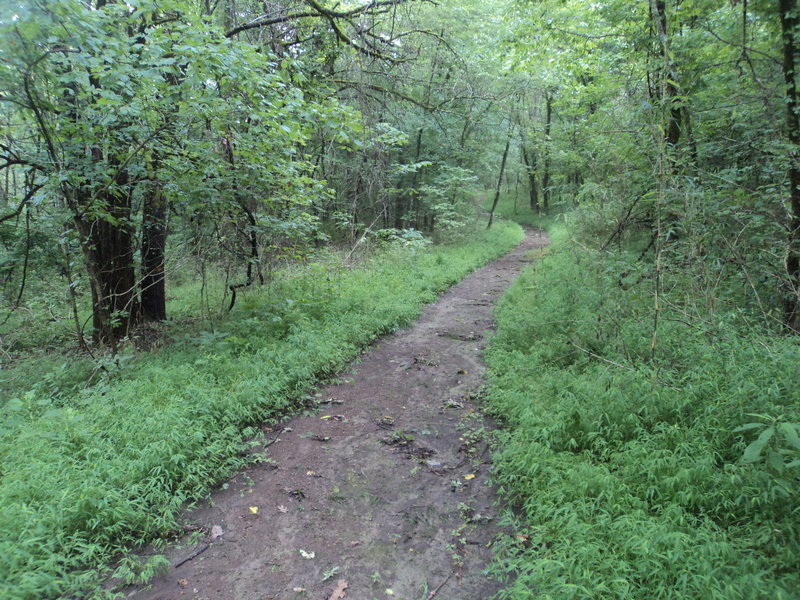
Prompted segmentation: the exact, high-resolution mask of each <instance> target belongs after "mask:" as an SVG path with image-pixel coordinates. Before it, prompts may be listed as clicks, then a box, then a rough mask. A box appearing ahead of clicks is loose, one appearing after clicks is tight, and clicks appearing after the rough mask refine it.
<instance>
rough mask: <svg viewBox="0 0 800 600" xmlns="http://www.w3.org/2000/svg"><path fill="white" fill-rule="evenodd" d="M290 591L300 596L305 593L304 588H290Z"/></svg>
mask: <svg viewBox="0 0 800 600" xmlns="http://www.w3.org/2000/svg"><path fill="white" fill-rule="evenodd" d="M292 591H293V592H297V593H298V594H302V593H303V592H305V591H306V588H301V587H294V588H292Z"/></svg>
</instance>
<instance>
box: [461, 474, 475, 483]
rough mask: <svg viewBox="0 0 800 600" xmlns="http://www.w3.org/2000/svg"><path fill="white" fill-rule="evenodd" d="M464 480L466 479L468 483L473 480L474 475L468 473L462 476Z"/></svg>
mask: <svg viewBox="0 0 800 600" xmlns="http://www.w3.org/2000/svg"><path fill="white" fill-rule="evenodd" d="M464 479H466V480H467V481H469V480H470V479H475V474H474V473H470V474H469V475H464Z"/></svg>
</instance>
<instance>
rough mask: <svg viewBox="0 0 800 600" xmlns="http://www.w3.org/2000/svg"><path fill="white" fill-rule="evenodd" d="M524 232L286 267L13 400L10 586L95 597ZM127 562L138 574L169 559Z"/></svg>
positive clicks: (6, 487)
mask: <svg viewBox="0 0 800 600" xmlns="http://www.w3.org/2000/svg"><path fill="white" fill-rule="evenodd" d="M521 236H522V232H521V230H520V228H519V226H516V225H512V224H504V225H501V226H500V227H497V228H493V230H492V231H491V232H490V233H484V234H480V235H478V236H476V237H475V238H473V240H472V241H471V242H470V243H467V244H458V245H451V246H445V247H438V248H436V249H425V248H414V247H406V246H403V245H398V244H392V245H391V246H390V247H389V248H387V249H384V250H382V251H380V252H378V253H377V254H375V255H374V256H371V257H369V258H368V259H366V262H365V263H364V264H363V265H361V266H359V267H353V268H346V267H344V266H342V263H341V259H340V257H337V256H331V257H328V258H325V256H324V255H323V256H321V257H319V259H318V260H315V261H313V262H311V263H309V264H307V265H305V266H303V267H298V268H296V269H293V270H289V271H286V272H284V273H281V274H280V275H279V276H278V278H277V280H276V281H275V282H274V283H273V284H272V285H271V286H270V287H269V288H264V289H262V290H259V291H258V292H257V293H254V294H252V295H250V296H248V297H247V298H246V300H245V301H244V302H243V305H242V308H241V310H240V311H239V312H237V314H236V315H235V316H233V317H231V318H230V319H228V320H226V321H225V322H224V323H220V324H218V326H217V327H216V328H215V329H214V330H213V331H204V330H197V331H195V332H194V333H192V334H191V335H187V336H186V338H185V339H183V340H182V341H181V342H179V343H176V344H173V345H172V346H171V347H169V348H166V349H163V350H161V351H159V352H155V353H152V354H149V355H145V356H142V357H140V358H137V359H135V360H131V361H127V362H126V361H124V360H121V361H120V366H119V367H117V368H115V369H114V370H112V371H109V372H108V373H107V374H106V375H105V376H104V378H103V380H102V381H101V382H98V383H97V384H95V385H93V386H90V387H85V388H83V389H81V390H80V391H79V392H78V393H74V394H69V393H63V394H59V395H55V396H53V395H52V394H51V393H49V392H48V391H47V390H46V389H44V388H43V386H41V385H37V386H33V387H32V388H31V389H29V390H27V391H25V392H24V393H22V394H20V395H19V396H17V397H14V398H12V399H11V400H10V401H9V402H7V403H6V405H5V407H4V409H3V420H4V423H5V430H4V431H3V433H2V436H1V437H0V456H1V457H2V464H3V473H2V475H3V479H2V484H1V485H0V505H2V507H3V511H2V516H0V530H2V531H3V540H2V541H0V581H2V584H0V595H2V597H3V598H9V599H11V598H37V599H38V598H55V597H76V596H81V597H83V596H84V595H86V594H88V593H89V591H90V590H92V589H93V587H92V586H93V584H95V583H96V577H97V572H96V571H95V570H93V568H97V567H101V566H103V565H104V564H108V562H109V561H110V560H111V559H112V558H114V557H115V556H116V555H117V553H118V552H119V551H120V549H122V548H129V547H132V546H134V545H136V544H139V543H142V542H144V541H149V540H153V539H155V538H157V537H158V536H160V535H165V534H167V533H169V532H171V531H175V530H176V529H177V528H178V524H177V523H176V521H175V518H176V516H177V514H178V511H179V510H180V509H181V507H182V506H183V504H184V502H186V501H187V500H191V499H194V498H198V497H200V496H202V495H203V494H205V493H207V492H208V491H209V490H211V489H212V487H213V486H214V485H215V484H216V483H218V482H219V481H220V480H221V479H222V478H224V477H226V476H228V475H229V474H230V473H232V472H233V471H234V470H236V469H237V468H240V467H242V466H243V465H245V464H247V463H248V462H249V461H253V460H258V458H259V455H257V454H252V453H250V452H248V449H249V448H250V447H251V446H252V445H257V444H258V441H259V434H260V431H261V430H260V428H259V425H260V424H261V423H264V422H270V421H272V420H275V419H280V418H282V417H283V416H285V415H286V414H287V412H289V411H292V410H298V409H301V408H302V407H303V406H304V404H305V402H304V400H305V395H304V393H305V392H306V390H307V389H308V387H309V385H310V384H311V383H313V382H314V381H315V380H316V379H318V378H319V377H321V376H325V375H332V374H335V373H336V372H337V370H338V369H340V368H341V367H342V366H344V365H345V364H346V362H347V361H349V360H351V359H352V358H353V357H355V356H356V355H357V353H358V352H359V351H360V349H361V348H362V347H363V346H364V345H366V344H368V343H369V342H370V341H371V340H373V339H375V338H376V337H377V336H379V335H381V334H382V333H385V332H387V331H392V330H394V329H396V328H398V327H400V326H402V325H405V324H408V323H410V322H411V321H413V320H414V318H415V317H416V316H417V315H418V314H419V307H420V305H421V304H422V303H425V302H428V301H430V300H432V299H433V298H434V297H435V295H436V293H437V292H438V291H440V290H443V289H445V288H447V287H448V286H450V285H451V284H452V283H454V282H455V281H457V280H458V279H460V278H461V277H463V276H464V274H466V273H467V272H469V271H470V270H472V269H474V268H476V267H477V266H479V265H480V264H482V263H485V262H486V261H487V260H489V259H491V258H493V257H496V256H497V255H498V254H500V253H503V252H505V251H507V250H508V249H509V248H510V247H512V246H513V245H515V244H516V243H517V242H518V241H519V240H520V239H521ZM119 358H120V359H124V358H126V357H124V356H120V357H119ZM112 364H113V363H112V362H111V361H109V368H112ZM122 564H123V567H122V568H121V570H120V572H119V573H118V574H119V575H121V576H124V577H128V578H130V577H133V576H136V575H137V574H139V575H141V576H146V575H147V574H148V573H152V572H153V569H154V568H155V566H156V565H157V564H158V563H157V561H151V562H150V563H149V564H147V565H138V566H137V565H136V563H135V562H130V561H126V562H123V563H122Z"/></svg>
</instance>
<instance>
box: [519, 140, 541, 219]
mask: <svg viewBox="0 0 800 600" xmlns="http://www.w3.org/2000/svg"><path fill="white" fill-rule="evenodd" d="M522 161H523V163H524V164H525V172H526V173H527V174H528V190H529V192H530V197H531V210H535V211H536V212H539V190H538V189H537V187H536V154H535V153H533V152H530V151H529V150H528V146H527V145H526V144H525V140H524V139H523V140H522Z"/></svg>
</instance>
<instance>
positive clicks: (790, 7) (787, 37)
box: [780, 0, 800, 333]
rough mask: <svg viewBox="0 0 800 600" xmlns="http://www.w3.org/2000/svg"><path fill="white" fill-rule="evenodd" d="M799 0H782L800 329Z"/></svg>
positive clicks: (791, 271) (792, 277) (791, 265)
mask: <svg viewBox="0 0 800 600" xmlns="http://www.w3.org/2000/svg"><path fill="white" fill-rule="evenodd" d="M797 11H798V6H797V0H780V18H781V33H782V37H783V77H784V80H785V82H786V129H787V133H788V137H789V142H790V144H791V149H790V153H791V154H790V157H789V158H790V162H789V240H788V244H787V252H786V274H787V285H786V290H784V301H783V318H784V323H785V324H786V326H787V327H789V328H790V329H792V330H794V331H795V332H799V333H800V156H798V152H799V151H800V117H798V114H797V111H798V108H800V107H798V102H797V77H796V75H795V68H796V64H797V61H796V55H797V38H796V36H797V33H798V31H797V30H798V24H800V17H798V13H797Z"/></svg>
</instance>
